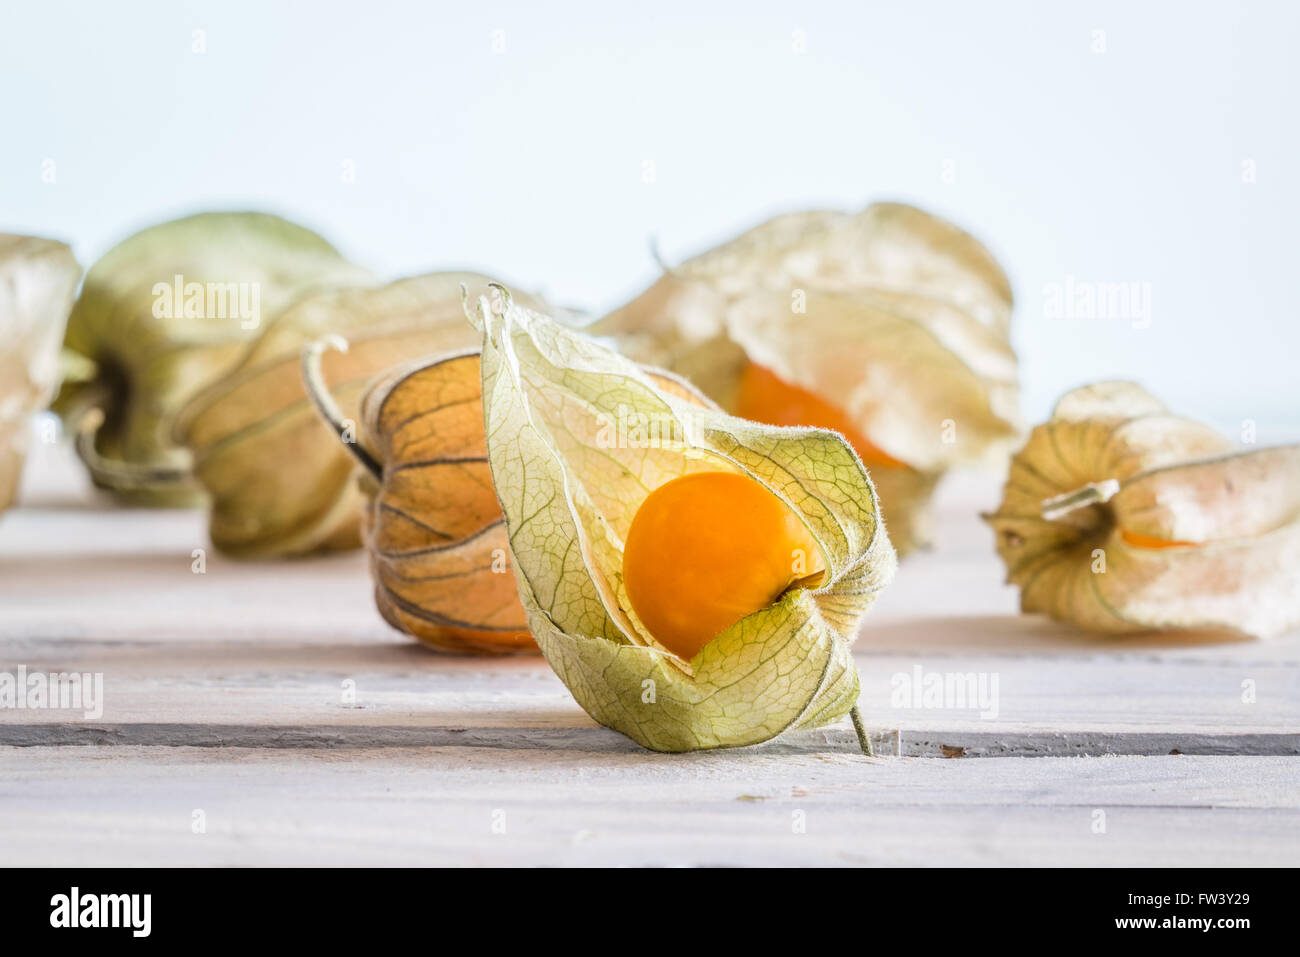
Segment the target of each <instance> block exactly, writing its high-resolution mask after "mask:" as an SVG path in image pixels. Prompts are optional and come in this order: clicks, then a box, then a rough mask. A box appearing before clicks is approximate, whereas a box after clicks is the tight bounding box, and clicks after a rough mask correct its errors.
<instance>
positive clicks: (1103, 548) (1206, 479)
mask: <svg viewBox="0 0 1300 957" xmlns="http://www.w3.org/2000/svg"><path fill="white" fill-rule="evenodd" d="M986 518H987V520H988V521H989V523H990V524H991V525H992V526H993V528H994V530H995V531H996V533H997V548H998V553H999V554H1000V555H1001V556H1002V560H1003V561H1004V562H1005V563H1006V566H1007V579H1008V581H1010V582H1012V583H1014V584H1015V585H1018V586H1019V587H1020V605H1021V608H1022V609H1023V610H1024V611H1027V612H1042V613H1044V614H1047V615H1051V616H1052V617H1053V618H1058V619H1061V620H1064V621H1070V622H1074V623H1075V624H1077V625H1080V626H1081V627H1083V628H1087V629H1089V630H1091V631H1099V632H1112V633H1125V632H1137V631H1146V630H1152V629H1161V630H1174V629H1213V630H1227V631H1235V632H1240V633H1243V634H1248V635H1256V636H1261V637H1263V636H1268V635H1273V634H1276V633H1278V632H1281V631H1285V630H1287V629H1289V628H1294V627H1296V626H1297V625H1300V446H1297V445H1290V446H1280V447H1274V448H1260V449H1247V450H1242V449H1241V448H1240V447H1237V446H1234V445H1233V444H1232V443H1231V442H1229V441H1228V440H1227V439H1226V438H1224V437H1223V436H1221V435H1219V434H1218V433H1217V432H1215V431H1214V430H1213V429H1211V428H1209V427H1208V426H1205V425H1202V424H1201V423H1199V422H1195V421H1193V420H1191V419H1186V418H1182V417H1180V416H1176V415H1173V414H1172V413H1170V412H1169V411H1168V410H1167V409H1166V408H1165V407H1164V406H1163V405H1162V404H1161V403H1160V402H1159V401H1158V400H1157V399H1155V398H1154V397H1153V396H1151V395H1150V394H1149V393H1147V392H1146V391H1145V390H1143V389H1142V388H1141V387H1139V386H1137V385H1134V384H1132V383H1127V382H1104V383H1100V384H1097V385H1092V386H1087V387H1085V388H1082V389H1076V390H1075V391H1073V392H1070V393H1069V394H1067V395H1066V396H1065V397H1064V398H1062V399H1061V401H1060V402H1059V403H1058V404H1057V406H1056V410H1055V411H1054V413H1053V414H1052V418H1051V419H1050V420H1049V421H1048V422H1047V423H1045V424H1044V425H1040V426H1039V427H1038V428H1036V429H1034V430H1033V432H1032V433H1031V434H1030V437H1029V440H1028V442H1027V444H1026V445H1025V447H1024V448H1023V449H1021V450H1020V452H1019V453H1017V454H1016V456H1015V458H1014V459H1013V460H1012V464H1011V474H1010V477H1009V478H1008V480H1007V484H1006V489H1005V491H1004V493H1003V499H1002V504H1001V506H1000V507H999V508H998V510H997V511H996V512H994V513H992V514H991V515H988V516H986Z"/></svg>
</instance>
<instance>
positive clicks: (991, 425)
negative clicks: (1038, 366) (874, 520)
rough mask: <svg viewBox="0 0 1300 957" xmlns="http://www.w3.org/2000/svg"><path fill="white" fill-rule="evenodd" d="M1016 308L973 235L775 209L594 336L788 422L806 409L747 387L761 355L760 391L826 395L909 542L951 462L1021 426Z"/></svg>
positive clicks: (897, 531)
mask: <svg viewBox="0 0 1300 957" xmlns="http://www.w3.org/2000/svg"><path fill="white" fill-rule="evenodd" d="M1011 305H1012V295H1011V289H1010V286H1009V284H1008V282H1007V279H1006V276H1005V275H1004V274H1003V272H1002V270H1001V268H1000V267H999V266H998V264H997V262H996V261H995V260H994V258H993V257H992V256H991V255H990V254H989V252H988V251H987V250H986V249H985V248H984V247H983V246H982V245H981V244H980V243H979V242H978V241H977V240H975V239H974V238H973V237H971V236H969V235H968V234H966V233H965V232H963V231H962V230H960V229H958V228H957V227H956V226H953V225H952V224H950V223H947V222H944V221H943V220H941V219H938V218H936V217H934V216H931V215H929V214H927V213H925V212H922V211H921V210H919V209H916V208H914V207H911V206H906V205H902V204H897V203H878V204H875V205H872V206H869V207H867V209H866V210H864V211H863V212H861V213H858V214H847V213H840V212H808V213H796V214H792V215H787V216H780V217H777V218H776V219H773V220H770V221H768V222H766V223H764V224H762V225H760V226H758V227H756V228H754V229H752V230H750V231H749V232H747V233H744V234H743V235H741V236H740V237H738V238H737V239H734V240H732V241H731V242H729V243H726V244H724V245H723V246H720V247H718V248H717V249H714V250H712V251H710V252H706V253H704V254H703V255H701V256H698V257H696V258H694V259H691V260H689V261H687V262H685V263H683V264H682V265H680V266H677V267H676V268H672V269H669V270H667V271H666V272H665V274H664V275H663V276H662V277H661V278H660V279H659V280H658V281H657V282H656V283H655V284H654V285H653V286H651V287H650V288H649V289H648V290H647V291H646V292H645V293H643V294H642V295H641V296H639V297H638V298H637V299H635V300H633V301H632V302H631V303H629V304H627V305H626V306H623V307H622V308H620V309H618V310H616V311H615V312H613V313H611V314H610V315H608V316H606V317H605V318H604V319H602V320H600V321H599V322H598V323H596V324H595V325H594V326H593V327H592V329H591V331H592V332H593V333H594V334H597V335H609V336H613V337H615V339H616V340H617V341H618V344H619V347H620V349H622V350H623V351H624V352H625V353H626V354H627V355H629V356H631V357H632V358H634V359H636V360H638V361H642V362H648V363H652V364H656V365H662V366H665V367H667V368H670V369H673V370H674V371H676V372H679V373H681V374H682V375H685V376H687V377H688V378H690V379H691V380H692V381H694V382H696V383H697V384H698V385H699V386H700V387H701V388H702V389H703V390H704V391H705V392H706V393H707V394H708V395H710V396H711V397H713V398H714V399H716V400H717V401H718V402H719V403H720V404H721V405H722V406H723V407H724V408H725V409H727V410H729V411H731V412H734V413H736V414H739V415H746V416H748V417H751V418H758V419H760V420H767V421H779V423H780V424H796V423H794V422H789V421H786V420H787V419H789V418H799V417H800V415H801V414H807V413H806V411H805V412H803V413H801V412H800V410H798V409H795V408H790V409H788V410H774V409H773V408H771V406H770V404H768V403H765V404H764V407H763V408H762V409H761V410H760V411H759V412H758V414H754V408H755V407H754V405H753V401H752V400H753V396H751V395H749V393H748V392H747V390H746V387H745V385H744V383H745V377H746V375H747V374H748V373H749V372H750V371H752V370H753V368H754V367H755V366H757V367H758V368H760V369H762V370H763V371H764V374H765V375H766V374H769V373H770V374H772V375H774V376H775V379H773V380H771V381H770V382H768V383H767V384H766V385H764V386H763V387H762V388H767V389H773V388H778V387H779V388H783V389H784V388H786V387H790V386H792V387H794V388H796V389H799V390H803V391H806V392H808V393H810V394H812V395H815V396H817V397H819V398H820V399H822V400H824V401H825V402H826V403H827V404H829V405H830V406H833V407H834V408H835V409H836V410H837V412H838V413H841V414H842V415H843V416H845V417H846V419H847V422H846V426H845V427H851V428H852V430H853V432H854V433H855V434H853V435H848V437H849V438H850V440H851V441H853V442H854V444H855V446H857V448H858V450H859V452H860V453H861V454H862V456H863V459H864V461H865V462H866V464H867V466H868V468H869V469H870V470H871V472H872V476H873V477H874V478H877V479H878V490H879V491H880V494H881V502H882V507H883V509H884V515H885V519H886V521H887V523H888V524H889V526H890V529H891V538H892V539H893V541H894V543H895V545H896V546H897V547H898V548H899V549H900V551H906V550H908V549H910V548H912V547H914V546H916V545H919V544H924V542H925V538H924V533H923V529H924V526H925V517H924V515H923V514H922V513H923V512H924V509H925V506H926V503H927V502H928V500H929V497H930V493H931V491H932V490H933V488H934V486H935V484H936V483H937V481H938V479H939V477H940V476H941V475H942V473H943V472H944V471H945V470H946V469H948V468H950V467H952V466H954V465H960V464H972V463H976V464H982V463H988V462H998V463H1000V462H1002V461H1004V460H1005V456H1006V454H1007V452H1008V451H1009V445H1010V443H1011V442H1012V441H1013V439H1014V438H1015V437H1016V436H1017V435H1018V433H1019V425H1018V417H1017V412H1016V401H1017V386H1016V359H1015V353H1014V352H1013V351H1012V349H1011V345H1010V342H1009V339H1008V330H1009V327H1010V318H1011ZM775 411H780V414H779V415H776V416H775V417H774V416H773V412H775ZM816 417H817V416H815V415H814V416H813V418H816ZM798 424H807V425H829V424H831V423H828V422H825V421H805V422H801V423H798ZM886 471H889V472H891V474H890V475H889V477H888V478H885V477H884V474H883V473H884V472H886Z"/></svg>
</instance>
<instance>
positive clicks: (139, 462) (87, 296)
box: [57, 213, 374, 505]
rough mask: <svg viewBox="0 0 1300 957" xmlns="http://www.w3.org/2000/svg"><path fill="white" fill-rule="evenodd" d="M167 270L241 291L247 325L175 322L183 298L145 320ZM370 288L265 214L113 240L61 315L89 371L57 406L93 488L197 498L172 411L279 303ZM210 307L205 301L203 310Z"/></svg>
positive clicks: (330, 253)
mask: <svg viewBox="0 0 1300 957" xmlns="http://www.w3.org/2000/svg"><path fill="white" fill-rule="evenodd" d="M178 275H179V276H181V277H182V282H183V283H184V284H188V283H199V284H207V283H212V284H245V283H246V284H249V285H247V286H245V287H244V289H245V290H246V291H247V293H248V294H249V295H251V294H252V291H253V290H254V289H256V291H257V295H258V298H259V303H258V305H259V312H260V315H259V316H258V317H256V318H257V322H256V325H254V324H253V319H252V318H248V319H245V318H243V317H241V316H240V315H238V313H237V310H233V309H230V308H227V309H226V310H224V311H225V312H226V313H227V315H226V316H225V317H224V318H223V317H221V316H219V315H204V316H193V315H192V316H186V315H185V313H184V297H183V298H182V302H181V303H175V302H173V303H172V304H171V305H172V315H170V316H167V315H163V316H158V315H155V306H157V307H158V310H159V311H161V312H165V311H166V306H167V303H166V300H165V299H164V298H163V296H165V295H166V294H165V293H163V292H161V291H160V290H161V287H160V285H159V284H161V285H164V286H174V282H175V277H176V276H178ZM373 281H374V280H373V278H372V277H371V276H370V274H369V273H368V272H366V271H365V270H363V269H361V268H360V267H358V266H354V265H353V264H351V263H349V262H348V261H347V260H345V259H344V258H343V257H342V256H341V255H340V254H339V253H338V251H337V250H335V249H334V248H333V247H332V246H331V245H330V244H329V243H327V242H326V241H325V240H324V239H322V238H321V237H320V236H318V235H316V234H315V233H313V232H311V231H310V230H307V229H304V228H302V227H301V226H297V225H294V224H293V223H290V222H288V221H287V220H284V219H281V218H280V217H278V216H273V215H268V214H265V213H200V214H197V215H194V216H188V217H186V218H184V219H178V220H175V221H172V222H167V223H163V224H161V225H158V226H153V227H150V228H149V229H146V230H144V231H142V232H139V233H136V234H135V235H133V236H131V237H130V238H128V239H126V240H124V241H123V242H121V243H119V244H118V245H117V246H115V247H114V248H113V249H112V250H110V251H109V252H108V253H106V254H105V255H104V256H103V257H102V258H101V259H100V260H99V261H98V262H97V263H95V265H94V266H92V267H91V269H90V271H89V272H88V273H87V275H86V281H85V284H84V286H83V287H82V291H81V296H80V298H79V299H78V300H77V303H76V305H75V306H74V308H73V310H72V315H71V317H70V318H69V320H68V329H67V336H66V339H65V343H64V344H65V347H66V349H67V350H68V351H69V352H70V353H71V354H73V355H74V356H75V357H78V358H80V359H81V360H83V361H85V362H87V363H88V364H89V365H90V368H91V369H92V373H91V374H90V375H89V376H88V377H87V378H86V379H85V380H84V381H79V382H75V383H68V384H66V385H65V387H64V389H63V391H62V392H61V393H60V395H59V399H58V403H57V408H58V410H59V411H60V413H61V414H63V415H64V417H65V421H68V423H69V427H70V428H71V429H74V430H77V431H79V432H80V433H81V435H82V437H81V440H80V441H79V443H78V451H79V452H80V454H81V456H82V458H83V460H84V461H85V462H86V465H87V467H88V468H89V469H90V472H91V476H92V478H93V480H94V482H95V484H96V485H98V486H100V487H101V488H105V489H109V490H110V491H112V492H113V493H114V494H115V495H117V496H118V497H119V498H121V499H122V500H124V501H128V502H133V503H137V504H146V505H194V504H198V503H200V502H202V501H203V493H202V490H201V489H200V487H199V486H198V484H197V483H196V482H195V481H194V480H193V478H192V477H191V476H190V474H189V464H190V462H189V455H188V453H187V452H185V451H184V450H183V449H181V448H179V447H178V446H177V445H176V443H175V440H174V438H173V430H174V427H175V417H176V415H177V414H178V413H179V411H180V409H181V408H182V407H183V406H184V405H185V404H186V403H187V402H188V401H189V400H190V399H191V398H192V397H193V396H194V395H196V394H197V393H198V392H200V391H201V390H202V389H204V388H205V387H207V386H208V385H210V384H211V383H213V382H215V381H216V380H218V379H219V378H220V377H221V376H222V375H224V374H225V373H226V372H228V371H229V370H230V369H231V368H232V367H233V366H234V365H235V364H236V363H237V362H238V361H239V358H240V356H241V355H242V354H243V352H244V350H245V348H246V347H247V344H248V342H250V341H251V340H252V339H254V338H256V337H258V336H260V335H261V334H262V332H263V331H264V330H265V328H266V326H267V324H268V323H269V322H270V321H271V320H272V319H273V318H274V317H275V316H276V315H277V314H278V313H279V312H280V311H281V310H282V309H284V308H285V307H286V306H288V305H289V304H290V303H292V302H294V301H295V300H297V299H299V298H301V297H302V296H304V295H307V294H309V293H313V292H318V291H321V290H325V289H330V288H339V287H345V286H360V285H366V284H370V283H372V282H373ZM156 290H157V291H156ZM213 290H214V291H215V290H216V287H215V286H214V287H213ZM183 291H184V290H183ZM206 291H207V289H206V287H204V292H205V296H204V303H203V311H204V312H207V300H206ZM220 305H221V304H220V303H219V302H217V301H216V300H215V299H214V301H213V310H212V311H213V312H214V313H215V312H220V311H222V310H221V308H220ZM231 312H235V313H236V314H235V315H230V313H231ZM92 410H99V412H98V413H95V412H93V411H92ZM101 420H102V421H101ZM96 423H98V425H96Z"/></svg>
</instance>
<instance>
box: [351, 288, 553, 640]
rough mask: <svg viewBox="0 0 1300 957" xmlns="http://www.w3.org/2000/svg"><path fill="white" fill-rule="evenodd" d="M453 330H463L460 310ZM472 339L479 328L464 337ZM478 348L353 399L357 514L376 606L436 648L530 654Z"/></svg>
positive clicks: (407, 370) (397, 374)
mask: <svg viewBox="0 0 1300 957" xmlns="http://www.w3.org/2000/svg"><path fill="white" fill-rule="evenodd" d="M456 316H457V319H458V324H459V326H460V330H461V332H462V333H465V332H469V333H473V330H472V329H471V328H470V327H469V325H468V324H467V323H466V322H465V318H464V313H463V312H462V311H461V302H460V296H459V293H457V298H456ZM474 338H475V339H477V338H478V337H477V335H476V334H475V335H474ZM481 388H482V383H481V378H480V372H479V355H478V350H477V349H473V350H469V351H464V352H460V353H451V354H446V355H439V356H435V357H432V358H425V359H417V360H414V361H411V362H406V363H402V364H401V365H399V366H397V367H395V368H393V369H392V370H390V371H389V372H388V373H386V374H385V375H383V376H382V377H380V378H379V379H377V380H376V381H375V382H374V384H373V385H372V386H371V387H370V388H369V389H368V390H367V391H366V394H365V398H364V399H363V400H362V405H361V424H362V431H361V442H362V447H363V448H365V449H366V450H367V451H368V453H369V454H370V455H371V456H372V458H373V461H374V462H375V463H377V465H378V467H379V469H380V474H379V475H378V476H371V475H367V479H366V481H365V487H366V489H367V491H368V493H369V494H368V497H367V501H366V504H365V507H364V510H363V515H364V524H363V529H364V537H365V543H366V553H367V555H368V556H369V558H370V570H371V575H372V577H373V579H374V582H375V604H376V605H377V606H378V608H379V612H380V614H381V615H383V616H384V619H385V620H386V621H387V622H388V623H389V624H391V625H392V626H393V627H394V628H397V629H399V630H400V631H403V632H406V633H407V634H409V635H413V636H415V637H416V638H418V639H420V641H422V642H424V643H425V644H427V645H429V646H431V647H433V648H437V649H438V650H441V651H450V652H460V653H467V654H512V653H520V652H524V653H527V652H532V653H536V651H537V645H536V644H535V643H534V642H533V638H532V635H531V634H530V633H529V631H528V621H527V617H526V615H525V614H524V609H523V606H522V605H521V604H520V603H519V594H518V590H517V588H516V585H515V578H514V571H513V569H512V567H511V564H510V561H509V551H508V549H509V542H508V541H507V539H506V530H505V522H504V521H503V520H502V517H501V506H500V505H499V504H498V503H497V497H496V493H495V492H494V491H493V489H492V475H491V471H490V470H489V468H488V462H487V448H486V445H485V441H484V435H483V399H482V392H481Z"/></svg>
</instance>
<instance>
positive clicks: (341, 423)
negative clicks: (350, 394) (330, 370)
mask: <svg viewBox="0 0 1300 957" xmlns="http://www.w3.org/2000/svg"><path fill="white" fill-rule="evenodd" d="M326 349H335V350H337V351H339V352H347V351H348V341H347V340H346V339H344V338H343V337H342V336H333V335H331V336H325V337H323V338H321V339H317V340H316V341H315V342H312V343H309V344H308V345H306V346H304V347H303V350H302V384H303V388H304V389H305V390H306V391H307V395H308V396H309V397H310V398H311V400H312V402H313V404H315V406H316V411H317V412H319V413H320V417H321V418H322V419H324V420H325V422H326V424H328V425H329V427H330V428H331V429H333V430H334V433H335V434H336V435H337V436H338V437H339V441H340V442H342V443H343V447H344V448H346V449H347V450H348V451H349V452H350V453H351V454H352V457H353V458H354V459H356V460H357V461H358V462H360V463H361V465H362V466H363V467H364V468H365V469H366V471H367V472H369V473H370V474H371V475H372V476H374V478H375V480H376V481H381V482H382V481H383V478H384V467H383V466H382V465H380V464H379V462H378V461H376V460H375V457H374V456H373V455H371V454H370V453H369V452H367V451H366V450H365V449H364V448H363V447H362V446H361V445H360V443H358V442H356V441H355V440H354V439H349V438H348V432H349V431H350V430H352V431H355V427H354V426H351V425H349V424H348V422H347V420H346V419H344V417H343V410H341V409H340V408H339V406H338V403H337V402H335V401H334V396H332V395H330V390H329V387H328V386H327V385H326V384H325V377H324V375H322V373H321V356H322V355H323V354H324V352H325V350H326Z"/></svg>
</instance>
